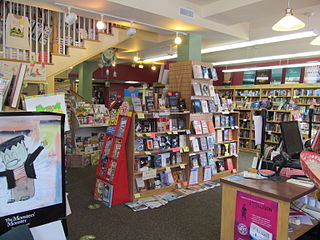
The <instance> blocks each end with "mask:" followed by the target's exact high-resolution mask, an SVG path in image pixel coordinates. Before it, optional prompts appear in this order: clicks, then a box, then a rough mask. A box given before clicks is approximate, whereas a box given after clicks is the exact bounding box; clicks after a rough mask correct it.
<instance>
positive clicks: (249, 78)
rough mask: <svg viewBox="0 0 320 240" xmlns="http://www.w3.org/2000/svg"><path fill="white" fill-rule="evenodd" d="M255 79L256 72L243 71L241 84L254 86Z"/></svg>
mask: <svg viewBox="0 0 320 240" xmlns="http://www.w3.org/2000/svg"><path fill="white" fill-rule="evenodd" d="M255 79H256V71H254V70H252V71H245V72H243V84H254V81H255Z"/></svg>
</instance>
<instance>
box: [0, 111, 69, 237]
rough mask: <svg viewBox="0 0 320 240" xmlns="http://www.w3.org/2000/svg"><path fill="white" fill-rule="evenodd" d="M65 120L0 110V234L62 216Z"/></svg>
mask: <svg viewBox="0 0 320 240" xmlns="http://www.w3.org/2000/svg"><path fill="white" fill-rule="evenodd" d="M64 121H65V115H64V114H59V113H51V112H1V113H0V129H1V130H0V185H2V187H1V188H0V229H1V230H0V234H2V233H5V232H7V231H9V230H10V229H11V228H12V227H15V226H18V225H21V224H27V225H28V226H29V227H35V226H39V225H43V224H46V223H49V222H53V221H56V220H61V219H63V218H64V217H65V216H66V198H65V164H64ZM12 176H14V177H12Z"/></svg>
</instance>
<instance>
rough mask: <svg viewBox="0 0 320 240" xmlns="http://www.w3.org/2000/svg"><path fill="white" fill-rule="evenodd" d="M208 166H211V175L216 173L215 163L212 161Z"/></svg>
mask: <svg viewBox="0 0 320 240" xmlns="http://www.w3.org/2000/svg"><path fill="white" fill-rule="evenodd" d="M210 167H211V175H212V176H214V175H217V173H218V169H217V165H216V164H215V163H214V164H213V165H211V166H210Z"/></svg>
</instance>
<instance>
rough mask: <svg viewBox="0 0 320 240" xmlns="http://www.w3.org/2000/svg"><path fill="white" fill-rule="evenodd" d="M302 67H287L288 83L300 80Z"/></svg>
mask: <svg viewBox="0 0 320 240" xmlns="http://www.w3.org/2000/svg"><path fill="white" fill-rule="evenodd" d="M300 76H301V67H293V68H287V69H286V78H285V79H286V81H285V83H286V84H296V83H299V82H300Z"/></svg>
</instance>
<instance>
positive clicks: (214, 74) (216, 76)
mask: <svg viewBox="0 0 320 240" xmlns="http://www.w3.org/2000/svg"><path fill="white" fill-rule="evenodd" d="M210 70H211V74H212V78H211V79H212V80H213V81H217V80H218V74H217V70H216V69H215V68H214V67H212V68H210ZM230 78H231V74H230V77H229V79H228V80H229V82H231V80H230Z"/></svg>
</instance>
